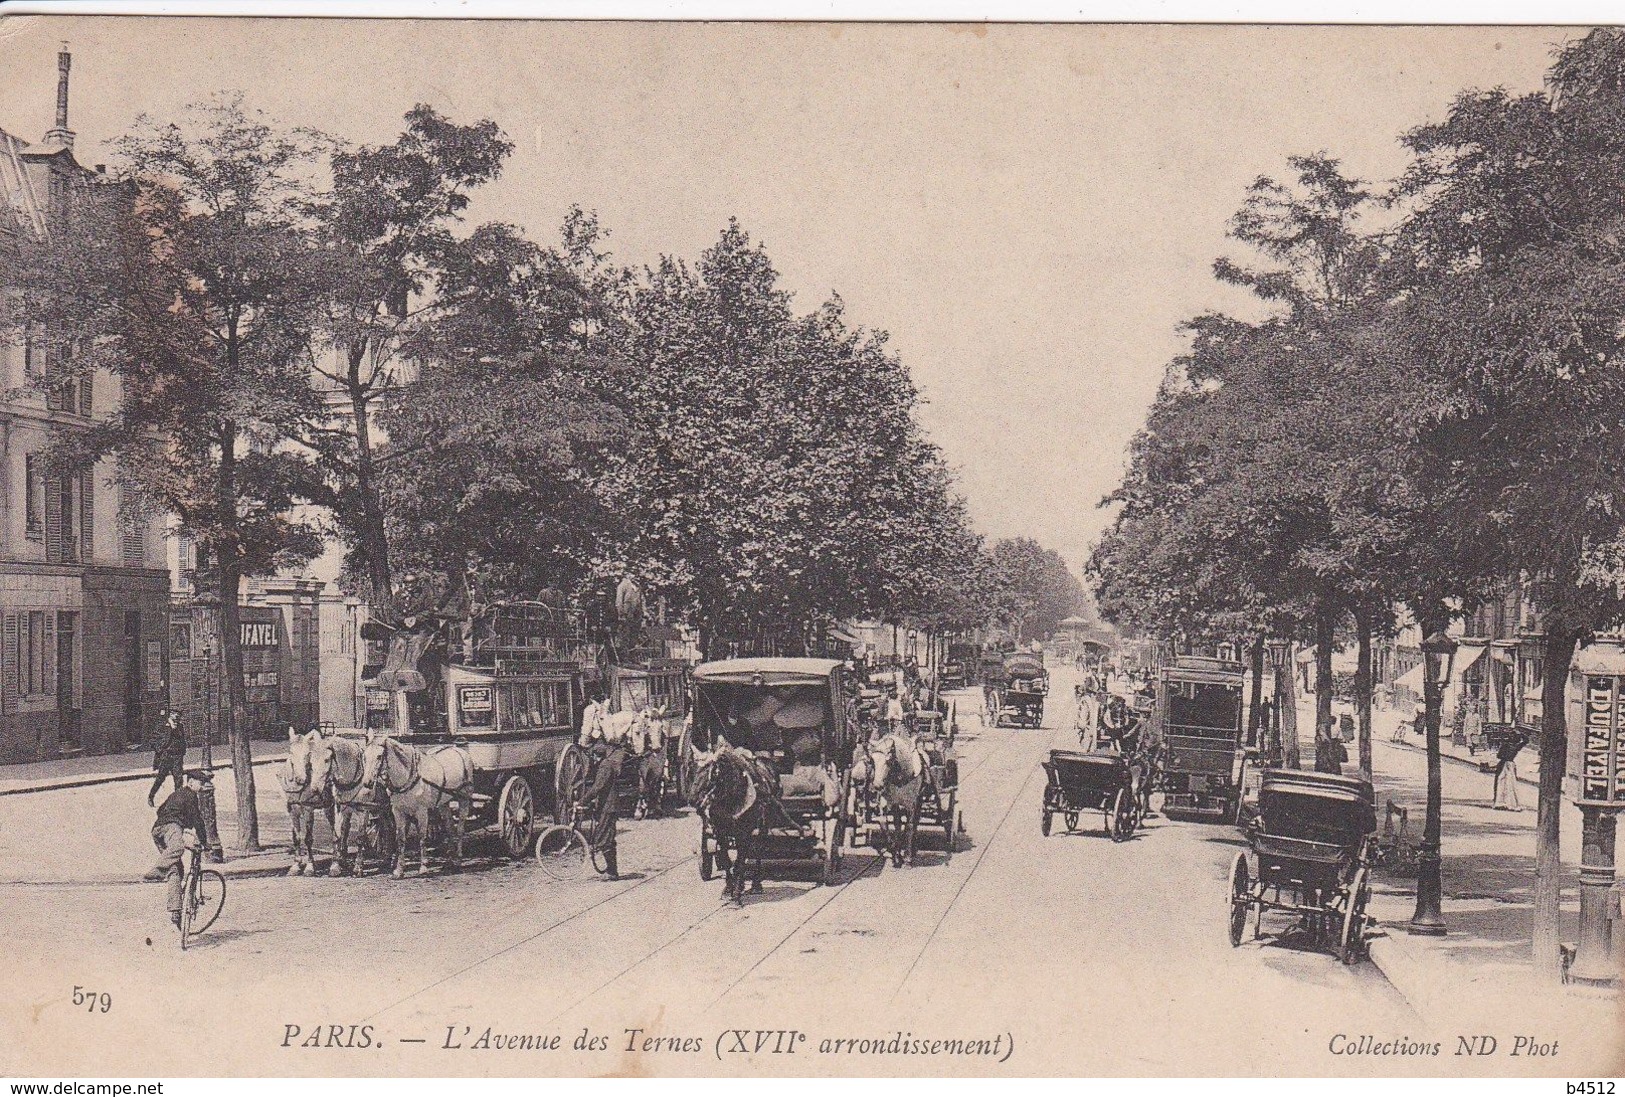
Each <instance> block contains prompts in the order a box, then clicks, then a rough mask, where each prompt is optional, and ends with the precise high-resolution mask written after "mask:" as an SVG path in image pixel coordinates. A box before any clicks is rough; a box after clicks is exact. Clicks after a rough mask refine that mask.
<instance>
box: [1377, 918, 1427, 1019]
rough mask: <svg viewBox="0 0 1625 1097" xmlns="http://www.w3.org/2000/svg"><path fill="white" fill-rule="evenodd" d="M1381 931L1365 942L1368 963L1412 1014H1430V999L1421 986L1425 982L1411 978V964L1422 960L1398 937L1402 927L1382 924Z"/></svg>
mask: <svg viewBox="0 0 1625 1097" xmlns="http://www.w3.org/2000/svg"><path fill="white" fill-rule="evenodd" d="M1381 930H1382V936H1381V937H1373V938H1372V939H1371V940H1370V941H1369V942H1367V944H1366V956H1367V957H1368V958H1369V959H1370V960H1371V966H1372V967H1374V968H1376V969H1377V971H1378V973H1379V974H1380V975H1381V976H1382V977H1383V979H1385V980H1386V981H1387V983H1388V985H1389V986H1391V987H1393V988H1394V990H1395V991H1397V992H1398V994H1399V996H1400V997H1401V998H1403V999H1405V1004H1406V1005H1408V1006H1410V1007H1411V1011H1412V1012H1413V1013H1415V1014H1416V1015H1417V1016H1418V1017H1429V1016H1432V1015H1433V1013H1432V1010H1431V1005H1432V1002H1431V999H1430V997H1429V995H1428V994H1427V992H1426V990H1425V989H1424V988H1425V985H1426V984H1425V981H1423V980H1418V979H1413V978H1412V974H1413V972H1414V965H1416V964H1419V963H1420V962H1421V961H1420V960H1418V959H1417V957H1416V956H1415V954H1414V953H1412V952H1411V949H1410V946H1409V945H1407V944H1403V943H1401V942H1400V941H1399V940H1398V935H1399V934H1402V933H1404V932H1405V930H1404V929H1402V928H1401V927H1399V926H1387V925H1383V926H1381ZM1419 984H1420V985H1419Z"/></svg>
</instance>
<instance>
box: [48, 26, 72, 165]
mask: <svg viewBox="0 0 1625 1097" xmlns="http://www.w3.org/2000/svg"><path fill="white" fill-rule="evenodd" d="M72 67H73V54H71V53H69V52H68V44H67V43H66V42H64V43H62V49H61V50H60V51H59V52H58V53H57V55H56V126H55V128H53V129H52V130H51V131H50V132H49V133H47V134H46V135H45V143H46V144H47V145H61V146H62V147H63V148H66V149H71V148H73V131H72V130H70V129H69V128H68V70H69V69H70V68H72Z"/></svg>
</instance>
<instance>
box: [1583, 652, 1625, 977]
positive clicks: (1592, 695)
mask: <svg viewBox="0 0 1625 1097" xmlns="http://www.w3.org/2000/svg"><path fill="white" fill-rule="evenodd" d="M1584 682H1585V701H1584V707H1583V709H1582V712H1583V714H1584V726H1583V728H1582V731H1581V734H1582V739H1581V745H1580V746H1581V749H1580V795H1579V798H1578V800H1577V801H1576V802H1577V803H1578V804H1579V807H1580V812H1581V817H1582V820H1583V821H1582V828H1581V839H1580V841H1581V847H1580V942H1579V945H1578V947H1577V949H1576V951H1575V954H1574V963H1573V964H1572V965H1571V966H1570V968H1569V980H1570V982H1573V983H1578V984H1581V985H1585V986H1595V987H1609V986H1613V985H1614V983H1616V982H1617V981H1618V978H1619V973H1618V971H1617V970H1616V969H1615V967H1614V964H1613V941H1612V922H1611V920H1610V918H1609V911H1608V904H1609V902H1610V900H1611V899H1612V897H1613V887H1614V830H1615V816H1616V815H1617V813H1618V812H1619V810H1620V808H1622V807H1625V691H1622V689H1621V684H1622V683H1625V677H1622V676H1619V675H1613V674H1588V675H1586V676H1585V678H1584Z"/></svg>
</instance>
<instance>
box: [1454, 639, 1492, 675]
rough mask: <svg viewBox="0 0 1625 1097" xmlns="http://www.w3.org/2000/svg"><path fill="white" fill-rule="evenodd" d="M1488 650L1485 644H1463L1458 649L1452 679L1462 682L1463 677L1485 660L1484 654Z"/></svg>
mask: <svg viewBox="0 0 1625 1097" xmlns="http://www.w3.org/2000/svg"><path fill="white" fill-rule="evenodd" d="M1488 650H1489V648H1488V647H1486V646H1485V645H1483V644H1462V645H1461V646H1460V647H1459V648H1457V649H1456V659H1455V663H1454V665H1453V666H1451V668H1450V677H1451V679H1452V680H1454V681H1457V682H1459V681H1461V679H1462V677H1463V676H1464V675H1465V674H1466V673H1467V672H1468V671H1470V670H1472V669H1473V667H1474V666H1476V665H1477V664H1478V661H1479V660H1480V659H1482V658H1484V653H1485V652H1486V651H1488Z"/></svg>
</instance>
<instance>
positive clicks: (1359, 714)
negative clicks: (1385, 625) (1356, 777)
mask: <svg viewBox="0 0 1625 1097" xmlns="http://www.w3.org/2000/svg"><path fill="white" fill-rule="evenodd" d="M1354 629H1355V632H1356V633H1357V634H1358V636H1359V644H1360V649H1359V660H1358V663H1357V664H1356V666H1355V668H1354V712H1355V717H1354V718H1355V720H1356V721H1357V723H1358V727H1357V734H1358V735H1359V738H1360V777H1361V778H1362V779H1364V780H1367V781H1369V780H1371V616H1370V614H1368V613H1365V612H1364V611H1362V610H1355V611H1354Z"/></svg>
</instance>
